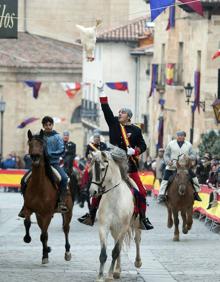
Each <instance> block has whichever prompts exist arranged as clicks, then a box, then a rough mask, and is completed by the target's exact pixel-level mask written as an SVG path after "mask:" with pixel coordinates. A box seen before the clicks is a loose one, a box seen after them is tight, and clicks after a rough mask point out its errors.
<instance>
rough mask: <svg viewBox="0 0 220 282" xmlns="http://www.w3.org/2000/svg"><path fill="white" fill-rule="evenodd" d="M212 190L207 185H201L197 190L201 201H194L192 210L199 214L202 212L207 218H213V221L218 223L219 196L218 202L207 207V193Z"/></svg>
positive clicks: (219, 197) (219, 217)
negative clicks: (199, 189)
mask: <svg viewBox="0 0 220 282" xmlns="http://www.w3.org/2000/svg"><path fill="white" fill-rule="evenodd" d="M212 191H213V190H212V189H210V188H208V186H206V185H203V186H202V187H201V191H200V192H199V196H200V198H201V199H202V202H197V201H195V202H194V206H193V210H194V211H198V212H200V213H201V214H204V215H205V216H207V217H208V218H210V219H212V220H214V221H215V222H218V223H220V196H218V203H217V205H216V206H215V207H213V208H211V209H208V210H207V207H208V205H209V195H210V193H211V192H212Z"/></svg>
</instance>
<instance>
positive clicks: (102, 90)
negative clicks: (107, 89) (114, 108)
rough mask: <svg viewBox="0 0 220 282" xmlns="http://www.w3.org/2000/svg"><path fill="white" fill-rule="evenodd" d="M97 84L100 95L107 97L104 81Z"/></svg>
mask: <svg viewBox="0 0 220 282" xmlns="http://www.w3.org/2000/svg"><path fill="white" fill-rule="evenodd" d="M96 86H97V89H98V94H99V97H107V95H106V94H105V93H104V83H103V82H102V81H99V82H98V83H97V85H96Z"/></svg>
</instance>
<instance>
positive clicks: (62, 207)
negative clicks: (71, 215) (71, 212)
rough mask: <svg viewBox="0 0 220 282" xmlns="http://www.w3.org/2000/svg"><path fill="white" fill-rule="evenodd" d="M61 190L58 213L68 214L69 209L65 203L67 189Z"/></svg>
mask: <svg viewBox="0 0 220 282" xmlns="http://www.w3.org/2000/svg"><path fill="white" fill-rule="evenodd" d="M60 190H61V191H60V196H59V202H58V208H57V212H60V213H66V212H68V208H67V206H66V203H65V198H66V189H64V188H63V187H62V188H61V189H60Z"/></svg>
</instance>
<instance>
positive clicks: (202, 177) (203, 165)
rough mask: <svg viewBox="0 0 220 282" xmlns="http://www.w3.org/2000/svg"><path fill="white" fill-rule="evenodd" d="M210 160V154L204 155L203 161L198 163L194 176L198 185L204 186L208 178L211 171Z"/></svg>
mask: <svg viewBox="0 0 220 282" xmlns="http://www.w3.org/2000/svg"><path fill="white" fill-rule="evenodd" d="M211 159H212V156H211V154H210V153H205V155H204V157H203V159H202V160H201V161H200V162H199V163H198V165H197V168H196V175H197V176H198V180H199V183H200V184H205V183H206V181H207V180H208V178H209V172H210V170H211Z"/></svg>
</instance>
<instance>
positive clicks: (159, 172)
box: [155, 148, 166, 183]
mask: <svg viewBox="0 0 220 282" xmlns="http://www.w3.org/2000/svg"><path fill="white" fill-rule="evenodd" d="M163 154H164V149H163V148H160V149H159V150H158V156H157V157H156V164H155V172H156V179H158V180H159V182H160V183H161V181H162V179H163V172H164V169H165V167H166V165H165V162H164V159H163Z"/></svg>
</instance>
